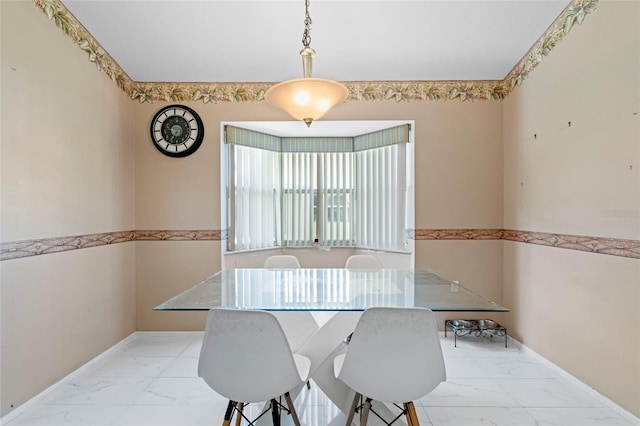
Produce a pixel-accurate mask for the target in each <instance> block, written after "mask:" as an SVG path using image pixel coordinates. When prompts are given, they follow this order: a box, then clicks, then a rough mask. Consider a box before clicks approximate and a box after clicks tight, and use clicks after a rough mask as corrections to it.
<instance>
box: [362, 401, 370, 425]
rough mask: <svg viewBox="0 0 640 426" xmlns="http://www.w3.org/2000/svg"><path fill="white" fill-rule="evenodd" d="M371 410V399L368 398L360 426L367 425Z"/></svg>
mask: <svg viewBox="0 0 640 426" xmlns="http://www.w3.org/2000/svg"><path fill="white" fill-rule="evenodd" d="M370 410H371V398H367V399H366V400H365V401H364V410H362V416H361V417H360V426H366V425H367V419H368V418H369V411H370Z"/></svg>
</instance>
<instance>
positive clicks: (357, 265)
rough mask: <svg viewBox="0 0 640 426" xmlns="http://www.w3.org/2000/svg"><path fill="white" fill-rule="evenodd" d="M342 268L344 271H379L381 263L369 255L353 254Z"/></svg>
mask: <svg viewBox="0 0 640 426" xmlns="http://www.w3.org/2000/svg"><path fill="white" fill-rule="evenodd" d="M344 267H345V268H346V269H364V270H370V271H377V270H379V269H382V262H380V259H378V258H377V257H375V256H374V255H371V254H354V255H352V256H349V257H348V258H347V261H346V262H345V264H344Z"/></svg>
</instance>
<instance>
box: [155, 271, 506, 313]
mask: <svg viewBox="0 0 640 426" xmlns="http://www.w3.org/2000/svg"><path fill="white" fill-rule="evenodd" d="M372 306H390V307H413V306H418V307H425V308H429V309H431V310H432V311H491V312H508V311H509V310H508V309H507V308H505V307H504V306H500V305H498V304H497V303H495V302H493V301H491V300H488V299H486V298H484V297H482V296H479V295H477V294H475V293H473V292H472V291H470V290H468V289H466V288H464V287H462V286H461V285H459V284H457V283H455V282H452V281H449V280H446V279H444V278H442V277H440V276H439V275H438V274H436V273H434V272H432V271H429V270H406V269H380V270H376V271H368V270H349V269H343V268H337V269H330V268H318V269H306V268H302V269H225V270H222V271H220V272H217V273H215V274H213V275H211V276H210V277H209V278H207V279H205V280H204V281H202V282H200V283H198V284H196V285H195V286H193V287H191V288H190V289H187V290H185V291H184V292H182V293H180V294H178V295H177V296H175V297H173V298H171V299H169V300H167V301H166V302H164V303H163V304H161V305H158V306H156V307H155V308H154V310H157V311H169V310H179V311H198V310H209V309H211V308H219V307H222V308H230V309H261V310H267V311H295V310H301V311H362V310H364V309H366V308H369V307H372Z"/></svg>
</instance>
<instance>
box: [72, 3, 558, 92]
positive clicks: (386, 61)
mask: <svg viewBox="0 0 640 426" xmlns="http://www.w3.org/2000/svg"><path fill="white" fill-rule="evenodd" d="M62 2H63V3H64V5H65V6H66V7H67V8H68V9H69V10H70V11H71V12H72V13H73V14H74V16H75V17H76V18H77V19H78V20H79V21H80V22H81V23H82V24H83V25H84V26H85V27H86V28H87V30H88V31H89V32H90V33H91V34H92V35H93V36H94V37H95V38H96V40H97V41H98V42H99V43H100V44H101V45H102V47H103V48H104V49H105V50H106V51H107V52H109V54H110V55H111V56H112V57H113V58H114V59H115V60H116V62H118V64H119V65H120V66H121V67H122V68H123V69H124V71H125V72H126V73H127V74H128V75H129V77H131V78H132V79H133V80H134V81H140V82H278V81H282V80H287V79H291V78H299V77H302V66H301V61H300V56H299V51H300V49H301V47H302V43H301V39H302V30H303V27H304V25H303V20H304V0H282V1H272V0H255V1H246V0H199V1H190V0H164V1H160V0H62ZM568 4H569V0H469V1H457V0H447V1H436V0H388V1H371V0H311V3H310V14H311V17H312V19H313V26H312V32H311V37H312V40H311V47H312V48H314V49H315V50H316V52H317V54H316V57H315V60H314V72H313V76H314V77H322V78H331V79H335V80H339V81H385V80H401V81H407V80H502V79H503V78H504V77H505V76H506V74H507V73H508V72H509V71H510V70H511V68H512V67H513V66H514V65H515V64H516V63H517V62H518V61H519V60H520V59H521V58H522V57H523V55H524V54H525V53H526V52H527V51H528V50H529V48H530V47H531V46H532V45H533V44H534V42H535V41H536V40H537V39H538V38H539V37H540V35H542V33H543V32H544V31H545V30H546V29H547V28H548V27H549V25H550V24H551V23H552V22H553V21H554V20H555V19H556V17H557V16H558V15H559V14H560V13H561V12H562V10H563V9H564V8H565V7H566V6H567V5H568Z"/></svg>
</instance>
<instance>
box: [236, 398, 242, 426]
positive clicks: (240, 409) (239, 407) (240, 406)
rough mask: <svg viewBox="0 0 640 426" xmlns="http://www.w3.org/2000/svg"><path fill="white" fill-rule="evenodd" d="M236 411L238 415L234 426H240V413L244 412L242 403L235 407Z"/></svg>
mask: <svg viewBox="0 0 640 426" xmlns="http://www.w3.org/2000/svg"><path fill="white" fill-rule="evenodd" d="M236 410H238V415H237V416H236V426H240V425H241V424H242V412H243V411H244V402H239V403H238V406H237V407H236Z"/></svg>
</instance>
